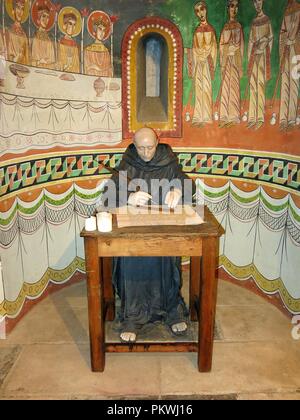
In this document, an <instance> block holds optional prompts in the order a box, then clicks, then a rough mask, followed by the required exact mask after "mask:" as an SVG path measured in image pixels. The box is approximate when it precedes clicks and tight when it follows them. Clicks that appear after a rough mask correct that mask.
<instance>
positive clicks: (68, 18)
mask: <svg viewBox="0 0 300 420" xmlns="http://www.w3.org/2000/svg"><path fill="white" fill-rule="evenodd" d="M58 26H59V29H60V30H61V32H62V33H63V34H65V36H64V37H63V38H62V39H61V40H60V41H59V46H58V67H59V70H61V71H67V72H71V73H79V72H80V50H79V46H78V45H77V43H76V41H75V40H74V39H73V38H74V37H76V36H77V35H78V34H79V33H80V31H81V27H82V20H81V15H80V13H79V11H78V10H76V9H75V8H74V7H64V8H63V9H62V10H61V11H60V13H59V16H58Z"/></svg>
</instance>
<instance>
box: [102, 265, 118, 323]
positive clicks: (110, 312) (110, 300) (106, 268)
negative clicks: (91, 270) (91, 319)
mask: <svg viewBox="0 0 300 420" xmlns="http://www.w3.org/2000/svg"><path fill="white" fill-rule="evenodd" d="M102 260H103V264H102V268H103V269H102V278H103V284H104V300H105V305H107V309H106V316H105V321H114V319H115V312H116V310H115V292H114V288H113V284H112V258H103V259H102Z"/></svg>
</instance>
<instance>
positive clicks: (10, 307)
mask: <svg viewBox="0 0 300 420" xmlns="http://www.w3.org/2000/svg"><path fill="white" fill-rule="evenodd" d="M76 271H80V272H81V273H85V261H84V260H83V259H82V258H79V257H76V258H75V259H74V260H73V261H72V262H71V264H69V265H68V267H66V268H65V269H63V270H54V269H52V268H48V269H47V271H46V272H45V274H44V275H43V277H42V278H41V279H40V281H38V282H37V283H34V284H29V283H24V284H23V287H22V290H21V291H20V293H19V296H18V297H17V299H16V300H15V301H13V302H10V301H7V300H5V301H3V302H2V303H1V304H0V317H10V318H15V317H17V316H18V315H19V312H20V311H21V309H22V307H23V305H24V302H25V300H26V298H27V299H37V298H38V297H40V296H41V295H42V293H44V291H45V290H46V288H47V287H48V285H49V283H50V282H51V283H54V284H63V283H66V282H67V281H68V280H69V279H70V278H71V277H72V276H73V275H74V274H75V273H76Z"/></svg>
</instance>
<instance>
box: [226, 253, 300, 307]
mask: <svg viewBox="0 0 300 420" xmlns="http://www.w3.org/2000/svg"><path fill="white" fill-rule="evenodd" d="M219 268H224V270H225V271H226V272H227V273H228V274H229V275H230V276H231V277H233V278H234V279H236V280H238V281H244V280H249V279H250V278H252V279H253V280H254V281H255V283H256V285H257V286H258V287H259V289H260V290H262V291H263V292H264V293H266V294H267V295H275V294H277V293H278V294H279V295H280V298H281V301H282V302H283V304H284V306H285V307H286V309H287V310H288V311H289V312H291V313H293V314H299V313H300V299H294V298H293V297H292V296H291V295H290V294H289V292H288V290H287V288H286V287H285V284H284V282H283V281H282V279H281V278H278V279H275V280H272V281H270V280H268V279H267V278H266V277H264V276H263V275H262V274H261V273H260V272H259V271H258V270H257V268H256V267H255V265H254V264H249V265H247V266H245V267H238V266H236V265H234V264H233V263H232V262H231V261H230V260H229V259H228V258H227V257H226V256H225V255H222V256H220V260H219Z"/></svg>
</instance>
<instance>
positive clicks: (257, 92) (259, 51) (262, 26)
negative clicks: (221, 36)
mask: <svg viewBox="0 0 300 420" xmlns="http://www.w3.org/2000/svg"><path fill="white" fill-rule="evenodd" d="M253 3H254V7H255V9H256V12H257V16H256V18H255V19H254V20H253V22H252V26H251V31H250V39H249V46H248V77H249V84H250V98H249V116H248V128H256V129H258V128H260V127H261V126H262V125H263V124H264V121H265V104H266V92H265V90H266V83H267V81H268V80H270V78H271V51H272V46H273V31H272V26H271V21H270V19H269V18H268V16H266V15H265V14H264V11H263V4H264V0H253Z"/></svg>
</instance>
